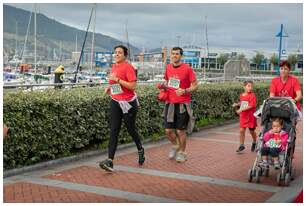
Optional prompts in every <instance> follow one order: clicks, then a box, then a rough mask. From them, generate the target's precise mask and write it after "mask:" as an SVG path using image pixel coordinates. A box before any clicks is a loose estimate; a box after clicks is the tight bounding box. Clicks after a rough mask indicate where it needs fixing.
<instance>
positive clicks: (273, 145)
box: [265, 139, 281, 148]
mask: <svg viewBox="0 0 306 206" xmlns="http://www.w3.org/2000/svg"><path fill="white" fill-rule="evenodd" d="M265 145H266V146H267V147H269V148H280V147H281V145H280V144H276V143H275V140H274V139H270V140H269V141H268V142H266V144H265Z"/></svg>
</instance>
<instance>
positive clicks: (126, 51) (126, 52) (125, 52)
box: [114, 45, 129, 57]
mask: <svg viewBox="0 0 306 206" xmlns="http://www.w3.org/2000/svg"><path fill="white" fill-rule="evenodd" d="M117 48H121V49H123V53H124V56H125V57H127V55H128V51H129V50H128V48H127V47H126V46H124V45H117V46H115V47H114V50H116V49H117Z"/></svg>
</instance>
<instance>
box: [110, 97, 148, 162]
mask: <svg viewBox="0 0 306 206" xmlns="http://www.w3.org/2000/svg"><path fill="white" fill-rule="evenodd" d="M129 104H130V105H131V106H132V108H130V110H129V112H128V113H126V114H123V112H122V110H121V108H120V105H119V103H118V102H116V101H115V100H111V102H110V115H109V127H110V139H109V143H108V158H110V159H114V156H115V152H116V149H117V144H118V136H119V132H120V128H121V123H122V118H123V120H124V123H125V126H126V128H127V130H128V133H129V134H130V135H131V136H132V138H133V140H134V142H135V144H136V146H137V149H138V150H141V149H142V144H141V141H140V138H139V135H138V132H137V130H136V124H135V123H136V114H137V101H136V100H134V101H132V102H129Z"/></svg>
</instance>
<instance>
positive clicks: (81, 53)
mask: <svg viewBox="0 0 306 206" xmlns="http://www.w3.org/2000/svg"><path fill="white" fill-rule="evenodd" d="M93 9H94V7H92V9H91V12H90V18H89V22H88V25H87V29H86V33H85V38H84V41H83V45H82V49H81V52H80V57H79V61H78V65H77V70H76V72H75V75H74V81H73V82H74V83H77V75H78V73H79V68H80V63H81V58H82V55H83V51H84V46H85V42H86V38H87V34H88V29H89V25H90V22H91V17H92V13H93Z"/></svg>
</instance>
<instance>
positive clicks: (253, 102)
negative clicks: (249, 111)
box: [249, 93, 256, 108]
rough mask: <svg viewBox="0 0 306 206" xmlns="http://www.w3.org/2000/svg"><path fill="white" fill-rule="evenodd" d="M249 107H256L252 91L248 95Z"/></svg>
mask: <svg viewBox="0 0 306 206" xmlns="http://www.w3.org/2000/svg"><path fill="white" fill-rule="evenodd" d="M249 106H250V107H252V108H256V95H255V94H254V93H252V94H251V96H250V104H249Z"/></svg>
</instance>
